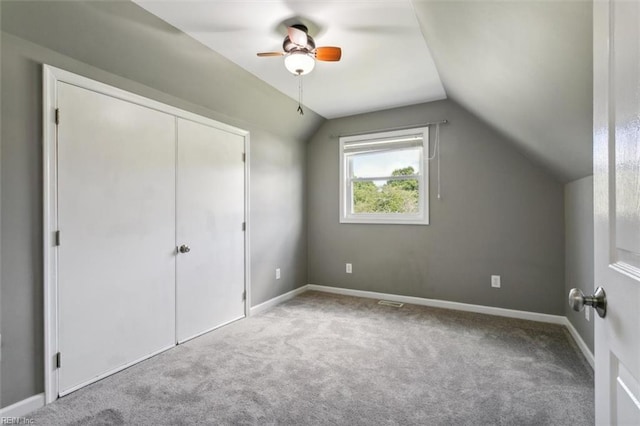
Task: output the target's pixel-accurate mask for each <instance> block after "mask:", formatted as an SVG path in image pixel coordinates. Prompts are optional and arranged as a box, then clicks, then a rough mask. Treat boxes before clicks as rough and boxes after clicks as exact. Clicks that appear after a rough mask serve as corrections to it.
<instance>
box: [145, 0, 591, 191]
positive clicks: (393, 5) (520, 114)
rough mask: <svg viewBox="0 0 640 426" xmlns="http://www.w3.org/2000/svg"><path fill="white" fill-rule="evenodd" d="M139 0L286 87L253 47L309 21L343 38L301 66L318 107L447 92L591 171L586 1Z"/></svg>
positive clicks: (535, 150)
mask: <svg viewBox="0 0 640 426" xmlns="http://www.w3.org/2000/svg"><path fill="white" fill-rule="evenodd" d="M135 1H136V3H138V4H139V5H140V6H142V7H143V8H145V9H147V10H148V11H150V12H151V13H153V14H155V15H157V16H158V17H160V18H162V19H163V20H165V21H167V22H168V23H170V24H171V25H173V26H174V27H176V28H178V29H179V30H181V31H183V32H185V33H187V34H189V35H190V36H192V37H194V38H195V39H197V40H199V41H200V42H202V43H203V44H205V45H207V46H209V47H210V48H211V49H213V50H215V51H216V52H218V53H220V54H222V55H223V56H226V57H227V58H228V59H230V60H231V61H232V62H234V63H236V64H237V65H239V66H240V67H242V68H244V69H246V70H247V71H249V72H251V73H252V74H254V75H256V76H257V77H258V78H260V79H261V80H263V81H265V82H266V83H268V84H270V85H271V86H273V87H275V88H276V89H278V90H280V91H281V92H283V93H285V94H286V95H288V96H290V97H292V98H297V96H298V84H297V83H298V82H297V77H295V76H293V75H292V74H290V73H289V72H288V71H287V70H286V69H285V68H284V65H283V60H282V58H281V57H273V58H258V57H257V56H256V53H257V52H261V51H273V50H281V48H282V40H283V38H284V36H285V35H286V27H287V25H291V24H294V23H303V24H305V25H307V26H308V27H309V33H310V34H311V35H313V36H314V38H315V40H316V43H317V44H318V45H329V46H334V45H338V46H341V47H342V48H343V59H342V60H341V61H340V62H337V63H334V62H332V63H318V64H317V65H316V69H315V70H314V71H313V72H312V73H311V74H309V75H308V76H304V77H303V101H304V104H305V105H306V106H307V107H308V108H311V109H312V110H314V111H315V112H317V113H319V114H320V115H322V116H324V117H326V118H336V117H342V116H348V115H353V114H358V113H363V112H368V111H375V110H382V109H389V108H393V107H397V106H403V105H411V104H417V103H423V102H429V101H433V100H437V99H443V98H445V97H448V98H451V99H452V100H454V101H456V102H458V103H460V104H461V105H462V106H464V107H466V108H467V109H468V110H470V111H471V112H473V113H474V114H475V115H477V116H478V117H479V118H480V119H482V120H484V121H485V122H486V123H487V124H489V125H490V126H492V127H494V128H495V129H497V130H498V131H500V132H501V133H503V134H504V135H505V136H507V137H508V138H509V139H510V140H512V141H513V143H514V144H515V145H516V146H518V147H519V148H520V149H521V150H522V152H523V153H524V154H525V155H527V156H529V157H530V158H531V159H532V160H534V161H536V162H538V163H539V164H540V165H541V166H543V167H545V168H547V169H549V170H550V171H551V172H552V173H553V174H554V175H555V176H557V178H558V179H559V180H561V181H565V182H566V181H571V180H574V179H577V178H580V177H584V176H587V175H589V174H591V159H592V153H591V142H592V139H591V132H592V129H591V127H592V125H591V123H592V119H591V115H592V105H591V104H592V88H591V85H592V53H591V51H592V39H591V37H592V28H591V27H592V19H591V16H592V12H591V9H592V3H591V2H590V1H571V2H568V1H562V0H557V1H554V0H549V1H525V0H505V1H484V0H470V1H432V0H378V1H368V2H361V1H335V0H324V1H318V0H270V1H268V2H265V1H258V0H244V1H237V2H231V1H227V0H209V1H201V2H191V1H184V0H168V1H162V2H158V1H153V0H135Z"/></svg>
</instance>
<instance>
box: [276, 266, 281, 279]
mask: <svg viewBox="0 0 640 426" xmlns="http://www.w3.org/2000/svg"><path fill="white" fill-rule="evenodd" d="M279 279H280V268H276V280H279Z"/></svg>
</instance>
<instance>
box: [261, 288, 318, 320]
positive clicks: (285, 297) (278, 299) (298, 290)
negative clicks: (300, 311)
mask: <svg viewBox="0 0 640 426" xmlns="http://www.w3.org/2000/svg"><path fill="white" fill-rule="evenodd" d="M308 287H309V286H308V285H303V286H302V287H298V288H296V289H294V290H291V291H289V292H287V293H285V294H281V295H280V296H277V297H274V298H273V299H269V300H267V301H266V302H263V303H261V304H259V305H256V306H252V307H251V309H249V315H250V316H252V315H256V314H259V313H261V312H264V311H267V310H269V309H271V308H273V307H274V306H276V305H278V304H280V303H282V302H286V301H287V300H290V299H293V298H294V297H296V296H297V295H299V294H302V293H304V292H305V291H307V290H308Z"/></svg>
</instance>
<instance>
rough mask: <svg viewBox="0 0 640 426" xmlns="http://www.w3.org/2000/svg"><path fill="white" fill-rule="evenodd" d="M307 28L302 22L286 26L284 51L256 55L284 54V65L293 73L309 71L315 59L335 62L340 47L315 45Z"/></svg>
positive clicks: (338, 55) (306, 72) (339, 56)
mask: <svg viewBox="0 0 640 426" xmlns="http://www.w3.org/2000/svg"><path fill="white" fill-rule="evenodd" d="M308 31H309V30H308V29H307V27H306V26H304V25H302V24H296V25H292V26H290V27H288V28H287V36H286V37H285V38H284V42H283V43H282V48H283V50H284V52H262V53H258V56H261V57H265V56H284V66H285V67H286V68H287V69H288V70H289V71H290V72H291V73H293V74H295V75H298V76H300V75H305V74H308V73H310V72H311V71H312V70H313V68H314V67H315V64H316V60H318V61H327V62H336V61H339V60H340V58H341V57H342V49H340V48H339V47H335V46H321V47H316V43H315V41H313V38H312V37H311V36H310V35H309V34H308Z"/></svg>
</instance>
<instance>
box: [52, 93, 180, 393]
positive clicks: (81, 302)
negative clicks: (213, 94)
mask: <svg viewBox="0 0 640 426" xmlns="http://www.w3.org/2000/svg"><path fill="white" fill-rule="evenodd" d="M57 90H58V107H59V108H60V112H61V114H60V115H61V119H60V124H59V126H58V214H59V216H58V217H59V229H60V231H61V244H60V248H59V275H58V277H59V281H58V282H59V287H58V289H59V299H58V304H59V305H58V312H59V323H58V333H59V335H58V338H59V340H58V341H59V349H60V352H61V360H62V365H61V368H60V369H59V392H60V394H61V395H64V394H66V393H68V392H71V391H73V390H75V389H77V388H78V387H81V386H83V385H85V384H87V383H90V382H92V381H95V380H97V379H99V378H101V377H103V376H105V375H107V374H110V373H113V372H115V371H117V370H119V369H122V368H124V367H125V366H127V365H129V364H131V363H134V362H136V361H139V360H141V359H144V358H146V357H148V356H150V355H152V354H154V353H156V352H159V351H161V350H163V349H166V348H168V347H171V346H173V345H174V344H175V117H173V116H171V115H168V114H164V113H161V112H158V111H155V110H152V109H149V108H145V107H142V106H139V105H136V104H133V103H130V102H126V101H123V100H119V99H116V98H113V97H110V96H106V95H102V94H99V93H96V92H93V91H90V90H86V89H82V88H79V87H76V86H72V85H69V84H65V83H60V82H59V83H58V87H57Z"/></svg>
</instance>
